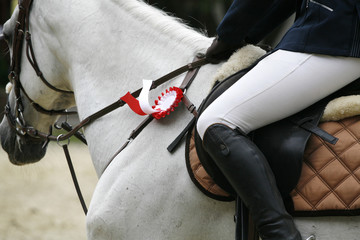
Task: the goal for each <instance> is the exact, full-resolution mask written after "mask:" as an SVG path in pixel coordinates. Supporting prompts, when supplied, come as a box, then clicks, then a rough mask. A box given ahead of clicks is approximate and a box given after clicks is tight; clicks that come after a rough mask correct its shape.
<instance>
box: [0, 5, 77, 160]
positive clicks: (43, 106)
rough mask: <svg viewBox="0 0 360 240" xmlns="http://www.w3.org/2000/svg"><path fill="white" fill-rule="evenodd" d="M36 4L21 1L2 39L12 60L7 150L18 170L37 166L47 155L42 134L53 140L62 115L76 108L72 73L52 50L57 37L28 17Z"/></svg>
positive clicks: (4, 133) (0, 132) (4, 135)
mask: <svg viewBox="0 0 360 240" xmlns="http://www.w3.org/2000/svg"><path fill="white" fill-rule="evenodd" d="M31 2H32V1H26V0H24V1H20V4H22V5H23V6H22V7H20V8H16V9H15V11H14V13H13V15H12V17H11V19H10V20H8V21H7V22H6V23H5V24H4V27H3V32H2V33H1V34H0V35H2V38H4V39H5V41H6V42H7V44H8V47H9V50H10V57H11V66H10V74H9V80H10V83H9V84H8V87H7V93H8V101H7V104H6V107H5V116H4V118H3V120H2V122H1V125H0V136H1V145H2V147H3V149H4V150H5V151H6V152H7V153H8V156H9V159H10V161H11V162H12V163H13V164H16V165H22V164H27V163H33V162H37V161H39V160H40V159H41V158H42V157H43V156H44V155H45V152H46V146H47V142H48V140H47V139H46V137H44V136H46V134H45V135H44V134H42V135H41V134H39V133H48V134H50V130H49V129H50V127H49V126H52V125H53V124H54V122H55V121H56V120H57V119H58V118H59V113H60V112H62V111H63V110H61V109H66V108H68V107H70V106H72V105H74V97H73V94H72V92H71V90H70V89H71V87H70V86H69V84H66V73H67V71H66V68H65V67H64V66H63V64H61V63H60V61H59V59H58V57H57V56H56V53H54V51H53V49H52V48H51V46H49V45H48V44H46V43H48V42H49V40H50V41H51V39H49V38H51V36H49V34H48V33H46V32H44V25H42V24H41V23H40V22H39V21H37V20H36V19H35V17H31V16H28V13H29V11H26V9H28V7H30V5H31ZM19 9H21V10H19ZM30 22H31V24H30ZM30 32H31V33H30ZM31 34H34V37H32V35H31ZM45 39H46V40H45ZM35 54H36V56H37V58H35ZM39 66H41V68H40V67H39ZM45 76H46V78H45Z"/></svg>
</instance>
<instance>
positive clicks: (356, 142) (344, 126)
mask: <svg viewBox="0 0 360 240" xmlns="http://www.w3.org/2000/svg"><path fill="white" fill-rule="evenodd" d="M356 123H357V120H354V121H353V122H351V123H350V124H348V125H345V124H344V123H343V121H339V122H338V124H339V125H341V126H342V127H343V128H342V129H340V130H339V131H337V132H336V134H335V135H337V134H340V133H341V132H343V131H346V132H347V133H348V134H350V136H351V137H352V138H353V139H354V140H355V142H354V143H352V144H350V145H349V146H347V148H346V149H344V150H343V151H341V152H340V153H339V154H336V153H335V152H334V151H333V150H332V149H331V148H330V147H329V146H328V144H326V143H325V142H324V141H323V140H322V139H321V138H319V137H318V136H315V137H316V138H317V139H318V140H319V141H320V143H321V144H320V145H323V146H324V147H326V148H327V149H328V151H329V152H330V153H332V154H333V155H334V157H333V159H330V160H329V161H328V162H327V164H325V165H324V166H323V167H322V168H321V169H319V171H315V170H314V168H313V167H312V165H311V163H310V162H309V161H304V163H305V164H306V165H307V166H308V167H309V169H310V170H311V171H312V172H313V176H312V177H310V178H309V179H308V180H307V181H306V182H305V183H304V184H303V185H302V188H303V187H304V186H305V185H307V184H308V183H309V182H310V181H311V180H313V179H314V178H315V177H318V179H319V180H320V181H321V182H322V183H323V184H324V185H325V187H326V188H327V189H328V192H327V193H326V194H325V195H323V197H322V198H320V199H319V201H318V202H317V203H316V204H314V205H313V204H311V203H310V202H309V201H307V199H306V197H305V195H303V194H302V193H301V192H299V191H298V190H295V191H296V192H297V193H298V194H299V195H300V196H301V197H302V198H303V199H304V200H305V201H306V202H307V203H308V204H309V205H310V206H311V208H312V209H314V210H315V209H316V208H317V207H318V206H319V204H320V203H321V202H322V201H323V200H324V199H326V198H327V197H328V196H329V195H330V194H331V193H333V194H334V196H335V197H336V198H337V199H338V200H339V201H340V202H341V203H342V204H343V205H344V207H345V208H346V209H349V208H350V206H351V205H352V204H353V203H354V202H355V201H356V200H357V199H358V198H360V196H358V197H356V198H355V199H353V201H351V203H349V204H346V203H345V202H344V200H343V199H342V198H341V197H340V196H339V194H337V193H336V192H335V190H336V189H337V188H338V187H339V186H340V185H342V183H344V182H345V181H346V180H347V179H349V178H350V177H351V176H352V177H353V178H354V179H355V180H356V181H357V182H359V179H358V178H357V176H356V175H355V174H353V172H352V171H351V170H350V169H349V167H348V166H347V165H346V164H345V162H344V161H343V160H342V159H341V158H340V157H339V156H338V155H342V154H344V153H345V152H346V151H348V150H349V149H350V148H351V147H353V146H354V145H357V144H359V143H360V141H359V139H358V138H357V137H356V136H355V135H354V134H353V133H352V132H351V131H350V130H349V128H350V127H351V126H352V125H354V124H356ZM315 151H316V149H315V150H314V151H313V152H312V153H314V152H315ZM312 153H311V154H312ZM335 160H337V161H338V162H339V163H340V164H341V165H342V166H343V167H344V169H346V171H347V175H346V176H345V177H344V178H343V179H341V181H339V182H338V184H337V185H335V186H334V187H333V188H331V187H330V186H329V185H328V183H327V182H326V181H325V180H324V178H323V177H321V175H320V173H321V172H322V171H323V170H324V169H325V168H326V167H327V166H328V165H329V164H330V163H333V162H334V161H335ZM358 168H359V167H358ZM358 168H357V169H358ZM354 171H355V170H354Z"/></svg>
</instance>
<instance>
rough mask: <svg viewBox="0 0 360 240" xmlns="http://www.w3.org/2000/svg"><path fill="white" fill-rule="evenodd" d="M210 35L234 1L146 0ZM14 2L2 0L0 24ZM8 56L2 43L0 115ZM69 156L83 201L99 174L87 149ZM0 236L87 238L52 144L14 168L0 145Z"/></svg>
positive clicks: (76, 148) (73, 149)
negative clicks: (41, 154) (32, 160)
mask: <svg viewBox="0 0 360 240" xmlns="http://www.w3.org/2000/svg"><path fill="white" fill-rule="evenodd" d="M144 1H147V2H149V4H151V5H154V6H156V7H157V8H160V9H162V10H164V11H165V12H167V13H169V14H170V15H173V16H175V17H178V18H181V19H183V20H184V21H185V23H187V24H188V25H190V26H192V27H194V28H197V29H200V30H201V31H202V32H206V33H207V34H208V35H209V36H214V34H215V29H216V26H217V25H218V23H219V22H220V20H221V19H222V17H223V15H224V14H225V12H226V9H227V8H228V7H229V6H230V4H231V2H232V0H196V1H194V0H182V1H179V0H144ZM16 4H17V0H0V25H3V24H4V23H5V22H6V21H7V20H8V19H9V18H10V14H11V12H12V11H13V9H14V7H15V5H16ZM8 68H9V54H8V49H7V46H6V44H5V42H0V109H1V110H0V113H1V116H0V117H1V119H2V115H3V109H4V106H5V101H6V95H5V85H6V84H7V82H8V78H7V75H8ZM69 149H70V154H71V156H72V158H73V164H74V168H75V170H76V172H77V175H78V179H79V184H80V186H81V189H82V191H83V195H84V198H85V201H86V202H87V205H89V202H90V199H91V196H92V193H93V191H94V188H95V186H96V182H97V176H96V174H95V171H94V169H93V166H92V162H91V158H90V155H89V152H88V150H87V147H86V146H84V145H82V144H80V143H76V142H75V143H74V142H71V144H70V146H69ZM0 209H1V211H0V240H34V239H36V240H63V239H70V240H85V239H86V233H85V217H84V213H83V212H82V208H81V205H80V203H79V200H78V198H77V195H76V192H75V189H74V186H73V183H72V180H71V176H70V173H69V170H68V168H67V164H66V160H65V157H64V154H63V152H62V149H61V148H60V147H58V146H57V145H56V143H51V144H50V145H49V148H48V151H47V154H46V157H45V158H44V159H43V160H41V161H40V162H38V163H36V164H31V165H26V166H21V167H20V166H14V165H12V164H10V162H9V160H8V157H7V154H6V153H5V152H4V151H3V150H2V148H1V147H0Z"/></svg>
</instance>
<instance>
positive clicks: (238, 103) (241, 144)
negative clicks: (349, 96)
mask: <svg viewBox="0 0 360 240" xmlns="http://www.w3.org/2000/svg"><path fill="white" fill-rule="evenodd" d="M359 64H360V59H356V58H344V57H330V56H323V55H312V54H303V53H295V52H288V51H281V50H280V51H276V52H275V53H273V54H271V55H270V56H268V57H267V58H265V59H264V60H262V61H261V62H260V63H259V64H258V65H257V66H256V67H255V68H253V69H252V70H251V71H250V72H249V73H247V74H246V75H245V76H244V77H243V78H241V79H240V80H239V81H238V82H236V83H235V84H234V85H233V86H232V87H231V88H229V89H228V90H227V91H225V92H224V93H223V94H222V95H221V96H220V97H219V98H218V99H216V100H215V101H214V102H213V103H212V104H211V105H210V106H209V107H208V108H207V109H206V110H205V111H204V112H203V113H202V115H201V116H200V118H199V120H198V124H197V129H198V131H199V134H200V136H201V137H202V138H203V142H204V147H205V149H206V150H207V151H208V153H209V155H210V156H211V157H212V158H213V160H214V161H215V163H216V164H217V165H218V167H219V168H220V170H221V171H222V172H223V174H224V175H225V176H226V177H227V178H228V180H229V182H230V184H231V185H232V186H233V188H234V189H235V190H236V192H237V193H238V195H239V196H240V197H241V198H242V199H243V201H244V203H245V204H246V205H247V206H248V208H249V209H250V213H251V215H252V218H253V219H254V222H255V224H256V226H257V227H258V230H259V232H260V234H261V235H262V236H263V239H264V240H265V239H276V240H281V239H284V240H285V239H286V240H290V239H301V238H300V235H299V233H298V232H297V230H296V229H295V226H294V223H293V221H292V219H291V217H290V216H289V215H288V214H287V213H286V210H285V208H284V206H283V203H282V200H281V197H280V195H279V193H278V190H277V187H276V184H275V180H274V176H273V173H272V171H271V169H270V167H269V165H268V163H267V161H266V159H265V157H264V156H263V154H262V153H261V151H260V150H259V149H258V148H257V147H256V146H255V144H254V143H253V142H251V141H250V140H249V139H248V138H246V136H245V133H248V132H250V131H252V130H254V129H257V128H259V127H262V126H264V125H267V124H269V123H272V122H274V121H277V120H279V119H282V118H285V117H287V116H290V115H292V114H294V113H296V112H298V111H300V110H302V109H304V108H306V107H307V106H310V105H311V104H312V103H314V102H316V101H318V100H320V99H321V98H323V97H325V96H327V95H329V94H330V93H332V92H334V91H336V90H338V89H340V88H341V87H343V86H345V85H347V84H348V83H350V82H351V81H353V80H354V79H356V78H358V76H360V68H359V67H358V66H359ZM236 128H238V129H240V131H238V130H235V129H236ZM241 132H244V133H241Z"/></svg>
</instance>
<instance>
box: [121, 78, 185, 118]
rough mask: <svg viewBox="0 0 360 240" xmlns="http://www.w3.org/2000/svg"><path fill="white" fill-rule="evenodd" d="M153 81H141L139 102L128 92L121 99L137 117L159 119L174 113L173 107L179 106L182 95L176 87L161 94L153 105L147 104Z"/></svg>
mask: <svg viewBox="0 0 360 240" xmlns="http://www.w3.org/2000/svg"><path fill="white" fill-rule="evenodd" d="M152 83H153V81H151V80H143V88H142V90H141V93H140V95H139V100H137V99H136V98H134V97H133V96H132V95H131V94H130V92H128V93H127V94H125V95H124V96H122V97H121V100H123V101H124V102H126V103H127V104H128V105H129V107H130V108H131V109H132V110H133V111H134V112H135V113H137V114H139V115H149V114H152V115H153V117H154V118H156V119H160V118H162V117H165V116H167V115H169V114H170V112H172V111H174V109H175V107H177V106H178V105H179V102H180V101H181V99H182V97H183V93H182V91H181V89H180V88H178V87H171V88H169V89H168V90H166V91H165V93H162V94H161V96H159V97H158V99H157V100H155V105H154V106H150V104H149V92H150V88H151V85H152Z"/></svg>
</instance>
